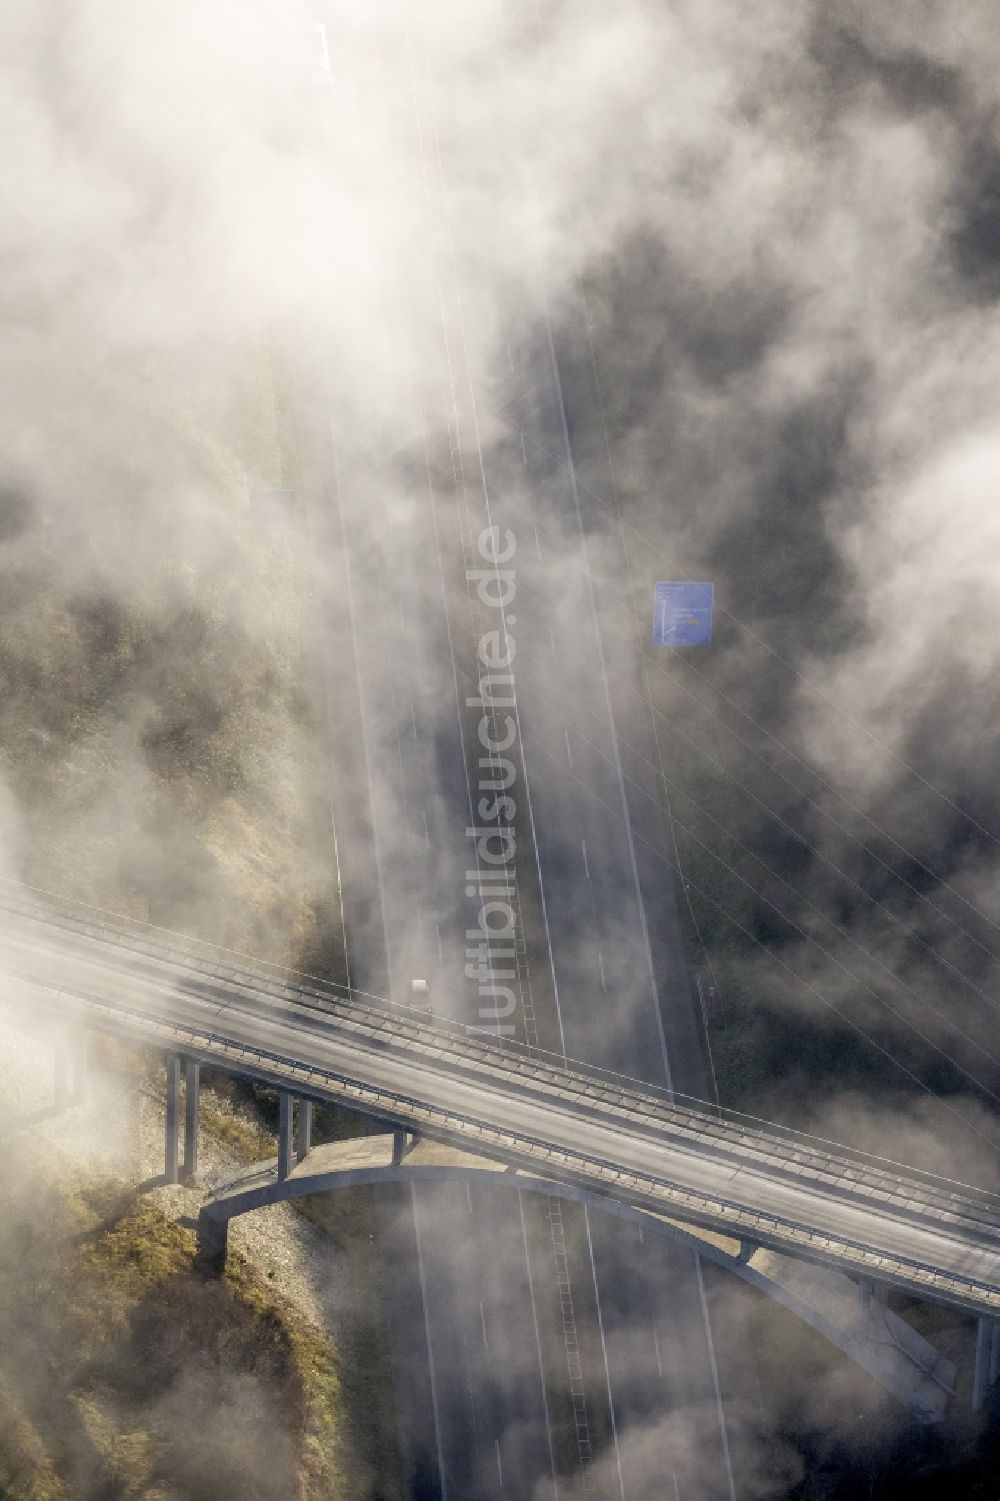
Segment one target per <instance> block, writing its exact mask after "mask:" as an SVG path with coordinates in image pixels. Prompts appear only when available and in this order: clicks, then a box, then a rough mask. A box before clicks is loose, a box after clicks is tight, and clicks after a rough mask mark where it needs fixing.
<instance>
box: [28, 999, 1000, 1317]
mask: <svg viewBox="0 0 1000 1501" xmlns="http://www.w3.org/2000/svg"><path fill="white" fill-rule="evenodd" d="M31 983H32V984H34V985H36V986H38V988H40V989H41V990H43V991H45V992H47V993H49V994H51V995H56V996H59V997H61V998H63V999H64V1000H65V1001H68V1002H69V1003H70V1005H71V1006H73V1007H79V1006H80V1005H81V1004H82V1005H83V1006H84V1007H86V1008H87V1010H88V1012H89V1013H90V1014H91V1015H94V1014H104V1015H105V1016H107V1017H109V1018H113V1019H115V1020H116V1021H117V1022H119V1023H120V1022H121V1020H122V1019H124V1020H125V1021H126V1022H127V1024H128V1025H129V1026H130V1027H131V1030H132V1033H133V1034H135V1033H138V1034H141V1035H142V1036H143V1037H148V1036H150V1035H153V1036H155V1037H156V1038H157V1039H158V1040H159V1041H161V1042H162V1041H164V1040H169V1041H170V1042H172V1043H174V1044H176V1045H177V1050H178V1051H195V1052H198V1053H200V1054H202V1055H203V1056H204V1055H207V1056H209V1057H210V1058H211V1057H218V1056H220V1055H221V1056H222V1057H224V1058H226V1059H235V1060H236V1061H237V1062H241V1063H244V1064H245V1062H246V1060H248V1059H249V1060H254V1061H255V1062H256V1064H257V1065H258V1066H257V1068H256V1069H251V1070H248V1072H250V1073H252V1074H255V1075H256V1076H257V1077H262V1078H264V1079H265V1080H267V1081H269V1082H271V1083H274V1082H276V1075H280V1076H282V1077H280V1083H283V1084H285V1085H286V1086H287V1085H289V1084H292V1085H295V1086H297V1087H298V1088H299V1091H300V1092H305V1093H313V1094H315V1093H316V1092H317V1091H318V1092H320V1093H324V1094H327V1095H333V1096H334V1098H336V1099H340V1100H350V1101H353V1102H354V1104H355V1106H356V1108H359V1109H365V1108H367V1110H368V1112H369V1113H373V1114H376V1115H379V1116H382V1117H384V1118H389V1119H396V1120H398V1121H399V1122H400V1124H403V1125H409V1126H417V1125H419V1126H422V1127H423V1129H424V1130H428V1128H429V1129H430V1132H431V1134H434V1135H439V1136H444V1137H446V1138H452V1137H456V1136H457V1137H460V1138H462V1139H466V1138H468V1137H469V1136H474V1137H475V1139H476V1140H477V1142H479V1144H480V1145H481V1146H482V1145H483V1144H484V1143H492V1145H493V1148H494V1153H492V1154H491V1153H490V1151H489V1150H487V1151H486V1155H494V1154H495V1155H499V1156H501V1157H502V1158H503V1159H505V1160H506V1159H509V1158H510V1157H511V1156H515V1157H517V1156H522V1157H525V1158H528V1159H530V1160H531V1161H535V1160H537V1159H539V1158H540V1159H541V1160H542V1161H543V1162H544V1163H545V1164H546V1165H547V1166H548V1167H549V1168H550V1169H554V1170H555V1171H557V1172H559V1171H561V1172H562V1173H564V1174H565V1175H566V1176H567V1177H568V1178H570V1179H571V1180H572V1181H575V1182H579V1180H581V1179H582V1180H584V1181H591V1180H594V1179H596V1180H598V1181H599V1182H600V1183H602V1184H609V1183H610V1184H612V1185H613V1186H614V1188H615V1189H616V1190H618V1191H628V1192H629V1193H631V1194H633V1195H640V1196H642V1197H643V1198H645V1199H648V1200H653V1201H654V1202H655V1203H656V1204H657V1205H658V1206H659V1208H660V1210H661V1211H662V1210H663V1209H667V1210H674V1211H677V1210H678V1209H680V1211H681V1215H680V1217H681V1218H687V1219H689V1220H693V1221H694V1222H695V1223H701V1224H706V1225H708V1226H709V1227H710V1228H713V1229H716V1230H720V1231H721V1232H722V1233H724V1234H729V1235H734V1234H735V1235H737V1236H739V1233H740V1232H742V1233H744V1234H747V1235H748V1237H749V1238H751V1239H753V1240H755V1241H757V1242H759V1243H761V1244H770V1245H772V1246H774V1247H776V1248H777V1249H787V1247H788V1246H789V1245H791V1246H794V1247H795V1248H796V1249H798V1250H799V1252H800V1253H801V1251H802V1249H803V1247H807V1248H809V1250H811V1251H812V1252H813V1253H814V1255H816V1256H817V1257H818V1259H820V1260H823V1261H826V1262H828V1263H833V1264H836V1265H839V1266H844V1265H845V1264H846V1265H849V1266H851V1267H853V1268H854V1269H855V1270H857V1269H859V1268H860V1269H862V1270H864V1271H866V1272H869V1273H870V1274H871V1275H873V1276H875V1277H879V1278H882V1279H892V1280H895V1281H897V1282H902V1283H904V1284H905V1285H907V1286H909V1287H911V1288H915V1289H924V1290H926V1289H928V1288H930V1289H933V1290H934V1291H935V1292H936V1293H937V1294H938V1295H939V1296H941V1297H942V1298H944V1299H945V1301H953V1302H959V1303H962V1304H964V1305H966V1306H972V1307H975V1308H977V1309H982V1308H984V1307H985V1308H989V1309H990V1310H992V1311H994V1312H1000V1285H998V1284H996V1283H992V1282H988V1281H985V1280H983V1279H982V1278H978V1277H972V1276H969V1275H965V1274H958V1273H954V1272H950V1271H945V1270H943V1269H942V1268H940V1267H935V1266H933V1265H931V1264H929V1263H926V1262H923V1261H919V1260H917V1259H916V1258H913V1257H907V1256H904V1255H901V1254H899V1253H895V1252H894V1253H886V1252H884V1251H879V1250H878V1249H876V1248H875V1247H873V1246H871V1245H868V1244H866V1243H865V1242H863V1241H858V1240H855V1239H853V1238H852V1237H849V1236H844V1235H838V1234H836V1233H834V1232H831V1231H827V1230H818V1229H816V1228H814V1227H812V1226H809V1225H807V1224H804V1223H803V1222H802V1221H799V1220H795V1219H791V1218H789V1217H787V1216H783V1215H778V1214H775V1213H773V1212H771V1211H766V1210H756V1209H751V1208H749V1207H748V1206H747V1205H746V1204H743V1203H740V1202H739V1201H738V1200H734V1199H728V1198H725V1197H723V1196H722V1195H717V1194H711V1193H706V1192H704V1191H700V1192H699V1191H696V1190H693V1189H690V1188H686V1187H685V1186H683V1185H682V1184H678V1183H674V1182H672V1181H671V1180H670V1179H669V1178H665V1177H662V1176H658V1175H656V1174H653V1173H648V1172H641V1171H636V1170H634V1169H623V1168H620V1167H617V1166H616V1165H615V1164H614V1162H612V1161H609V1160H608V1159H606V1158H602V1157H597V1156H594V1155H593V1154H592V1153H587V1152H583V1151H580V1150H579V1149H575V1148H568V1147H563V1146H556V1145H554V1144H552V1143H550V1142H546V1141H544V1140H543V1139H542V1138H539V1137H535V1136H529V1135H527V1134H526V1133H524V1132H520V1131H516V1130H513V1129H512V1128H510V1127H501V1126H496V1125H492V1124H490V1123H489V1122H487V1121H483V1120H480V1119H479V1118H478V1117H476V1116H471V1115H468V1114H466V1113H464V1112H461V1111H456V1110H450V1109H447V1108H446V1107H444V1106H440V1105H432V1104H429V1103H428V1102H426V1101H423V1100H420V1099H418V1098H417V1097H415V1096H411V1095H407V1094H404V1093H403V1092H401V1091H399V1090H395V1089H386V1088H384V1087H382V1086H379V1085H375V1084H370V1083H367V1082H364V1081H361V1080H358V1079H353V1078H351V1076H350V1075H349V1074H341V1073H339V1072H337V1071H336V1070H334V1069H329V1068H326V1067H323V1066H320V1065H317V1064H306V1063H302V1062H301V1061H300V1060H299V1059H296V1058H293V1057H290V1056H288V1055H286V1054H283V1053H278V1052H275V1051H273V1050H272V1049H268V1048H261V1047H259V1046H257V1045H256V1044H253V1043H244V1042H237V1041H235V1040H233V1039H232V1038H227V1037H225V1036H224V1035H223V1034H221V1033H215V1032H211V1031H209V1030H208V1029H205V1028H200V1027H192V1026H188V1025H186V1024H185V1023H182V1022H166V1021H161V1020H158V1019H156V1018H152V1017H150V1016H149V1015H148V1014H147V1013H145V1012H142V1011H138V1010H136V1009H134V1008H132V1007H130V1006H126V1005H123V1004H117V1003H115V1004H113V1003H111V1002H109V1001H106V1000H102V999H99V998H98V997H95V996H91V995H87V994H85V993H83V992H81V991H78V990H76V989H74V990H72V991H70V990H64V989H62V988H61V987H59V986H49V985H43V984H41V983H40V982H38V981H34V980H32V981H31ZM288 1076H291V1077H290V1079H289V1077H288ZM303 1085H304V1086H305V1089H304V1090H303V1088H302V1086H303ZM616 1196H618V1195H617V1194H613V1195H612V1197H616Z"/></svg>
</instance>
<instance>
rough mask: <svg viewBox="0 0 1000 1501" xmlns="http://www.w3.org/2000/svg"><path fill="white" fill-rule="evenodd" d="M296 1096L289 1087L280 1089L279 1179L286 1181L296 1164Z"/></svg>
mask: <svg viewBox="0 0 1000 1501" xmlns="http://www.w3.org/2000/svg"><path fill="white" fill-rule="evenodd" d="M293 1104H294V1096H293V1095H290V1094H289V1093H288V1090H287V1089H282V1090H279V1091H278V1181H279V1182H284V1180H285V1179H286V1178H287V1177H288V1175H289V1173H290V1172H291V1171H292V1168H293V1167H294V1166H295V1153H294V1150H293V1147H292V1124H293V1117H292V1106H293Z"/></svg>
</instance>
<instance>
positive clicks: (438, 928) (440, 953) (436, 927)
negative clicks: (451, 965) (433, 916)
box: [434, 922, 444, 964]
mask: <svg viewBox="0 0 1000 1501" xmlns="http://www.w3.org/2000/svg"><path fill="white" fill-rule="evenodd" d="M434 931H435V933H436V934H437V940H438V958H439V959H440V960H441V963H442V964H443V963H444V945H443V944H442V942H441V924H440V923H439V922H436V923H435V924H434Z"/></svg>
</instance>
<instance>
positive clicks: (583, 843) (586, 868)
mask: <svg viewBox="0 0 1000 1501" xmlns="http://www.w3.org/2000/svg"><path fill="white" fill-rule="evenodd" d="M580 848H581V849H582V850H583V868H584V871H585V872H586V875H587V880H588V881H589V880H590V861H589V860H588V859H587V841H586V839H581V840H580Z"/></svg>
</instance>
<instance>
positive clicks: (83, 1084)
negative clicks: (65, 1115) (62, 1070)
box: [69, 1027, 88, 1105]
mask: <svg viewBox="0 0 1000 1501" xmlns="http://www.w3.org/2000/svg"><path fill="white" fill-rule="evenodd" d="M69 1052H70V1058H71V1060H72V1065H71V1066H72V1074H73V1093H72V1100H73V1104H74V1105H83V1104H84V1103H85V1102H86V1099H87V1074H88V1069H87V1062H88V1059H87V1034H86V1032H85V1031H84V1030H83V1028H82V1027H78V1028H76V1029H75V1030H74V1031H73V1032H72V1033H71V1034H70V1048H69Z"/></svg>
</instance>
